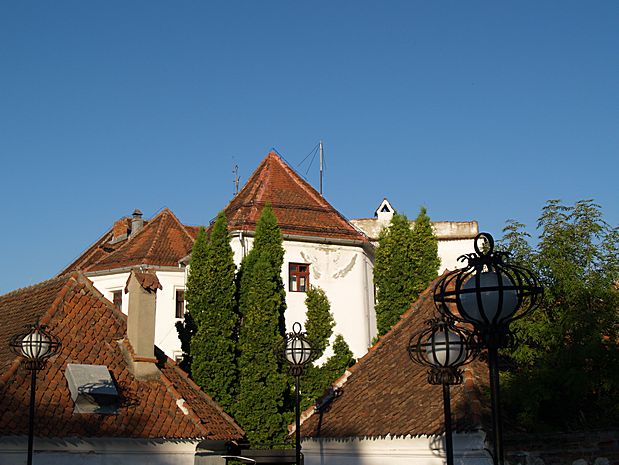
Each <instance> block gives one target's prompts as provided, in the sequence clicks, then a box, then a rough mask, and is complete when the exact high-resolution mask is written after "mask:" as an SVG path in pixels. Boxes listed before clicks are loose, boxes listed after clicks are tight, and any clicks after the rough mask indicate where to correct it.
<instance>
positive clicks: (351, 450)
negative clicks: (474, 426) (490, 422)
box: [302, 433, 492, 465]
mask: <svg viewBox="0 0 619 465" xmlns="http://www.w3.org/2000/svg"><path fill="white" fill-rule="evenodd" d="M484 439H485V435H484V434H483V433H473V434H456V435H454V437H453V440H454V442H453V444H454V458H455V460H454V462H455V463H457V464H459V465H492V459H491V458H490V456H489V454H488V453H487V451H486V450H485V449H484V448H485V444H484ZM302 446H303V449H302V451H303V454H304V456H305V465H384V464H390V465H443V464H444V463H445V452H444V446H443V441H442V438H440V437H428V436H420V437H413V438H412V437H407V438H391V437H386V438H343V439H336V440H333V439H324V438H322V439H321V438H317V439H305V440H303V443H302Z"/></svg>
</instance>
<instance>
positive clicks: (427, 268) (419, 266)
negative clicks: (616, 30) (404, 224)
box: [412, 207, 441, 299]
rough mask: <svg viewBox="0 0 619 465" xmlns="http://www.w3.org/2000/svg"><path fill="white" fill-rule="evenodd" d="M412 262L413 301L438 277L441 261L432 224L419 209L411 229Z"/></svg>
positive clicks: (426, 215)
mask: <svg viewBox="0 0 619 465" xmlns="http://www.w3.org/2000/svg"><path fill="white" fill-rule="evenodd" d="M412 236H413V260H414V264H415V270H414V276H415V292H416V295H415V297H414V298H415V299H416V298H417V296H418V295H419V294H421V293H422V292H423V291H424V290H425V289H426V288H427V287H428V284H430V282H431V281H432V280H433V279H434V278H436V277H437V276H438V268H439V266H440V265H441V259H440V258H439V256H438V240H437V239H436V236H435V235H434V231H432V223H431V222H430V217H429V216H428V213H427V211H426V207H421V210H420V211H419V215H417V218H416V219H415V226H414V227H413V234H412Z"/></svg>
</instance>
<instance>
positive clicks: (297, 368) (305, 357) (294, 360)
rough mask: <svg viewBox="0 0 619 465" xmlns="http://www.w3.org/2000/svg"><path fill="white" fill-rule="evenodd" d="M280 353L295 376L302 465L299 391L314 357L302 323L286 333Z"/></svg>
mask: <svg viewBox="0 0 619 465" xmlns="http://www.w3.org/2000/svg"><path fill="white" fill-rule="evenodd" d="M280 353H281V356H282V358H283V359H284V360H285V361H286V362H287V363H288V364H289V365H290V374H291V375H292V376H294V394H295V421H296V429H295V447H296V463H297V465H301V396H300V392H299V378H300V377H301V375H302V374H303V370H304V368H305V365H307V363H309V361H310V360H311V359H312V356H313V355H314V350H313V349H312V345H311V344H310V343H309V341H308V340H307V339H306V334H305V333H304V332H302V331H301V324H300V323H298V322H296V323H295V324H294V325H293V326H292V332H290V333H288V334H287V335H286V338H285V340H284V344H283V349H282V350H281V352H280Z"/></svg>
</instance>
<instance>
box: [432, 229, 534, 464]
mask: <svg viewBox="0 0 619 465" xmlns="http://www.w3.org/2000/svg"><path fill="white" fill-rule="evenodd" d="M474 247H475V253H471V254H467V255H463V256H462V257H460V258H459V260H460V261H466V262H467V265H466V267H464V268H462V269H459V270H455V271H452V272H451V273H449V274H447V275H445V276H444V277H443V278H441V280H440V281H439V282H438V283H437V285H436V287H435V289H434V301H435V303H436V305H437V307H438V308H439V310H440V311H441V313H443V314H444V315H445V316H446V317H447V318H450V319H454V320H456V321H462V322H465V323H468V324H470V325H472V327H473V330H474V333H475V337H476V339H477V340H478V341H479V344H480V345H481V346H482V347H485V348H486V349H488V367H489V370H490V392H491V397H492V418H493V434H494V462H495V463H498V464H503V461H504V460H503V456H504V454H503V443H502V431H501V428H502V423H501V411H500V405H499V370H498V349H499V348H501V347H506V346H508V345H510V344H512V343H513V335H512V333H511V331H510V329H509V325H510V324H511V322H512V321H514V320H517V319H519V318H522V317H524V316H525V315H527V314H528V313H530V312H531V311H532V310H533V309H534V308H535V307H537V305H538V303H539V301H540V298H541V295H542V288H541V287H540V286H539V284H538V282H537V279H536V278H535V276H533V274H532V273H531V271H529V270H527V269H525V268H522V267H520V266H517V265H514V264H512V263H509V253H508V252H495V250H494V239H493V238H492V236H491V235H490V234H488V233H480V234H478V235H477V237H476V238H475V243H474Z"/></svg>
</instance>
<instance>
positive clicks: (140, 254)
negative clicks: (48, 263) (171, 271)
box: [62, 208, 198, 273]
mask: <svg viewBox="0 0 619 465" xmlns="http://www.w3.org/2000/svg"><path fill="white" fill-rule="evenodd" d="M127 221H128V219H127ZM117 223H118V222H117ZM197 229H198V228H195V227H192V226H185V225H183V224H182V223H181V222H180V221H179V220H178V218H176V216H175V215H174V214H173V213H172V212H171V211H170V210H169V209H167V208H164V209H163V210H162V211H161V212H160V213H159V214H158V215H156V216H155V217H154V218H152V219H151V220H150V221H148V222H145V223H144V226H143V228H142V229H141V230H140V231H138V232H137V233H136V234H135V235H134V236H129V238H128V239H123V240H120V241H117V242H114V241H113V237H114V232H113V228H112V229H110V230H109V231H108V232H106V234H104V235H103V236H102V237H101V238H100V239H99V240H98V241H97V242H95V243H94V244H93V245H92V246H91V247H89V248H88V249H87V250H86V251H85V252H84V253H83V254H82V255H81V256H80V257H78V258H77V259H76V260H75V261H74V262H73V263H71V265H69V266H68V267H67V268H66V269H65V270H64V271H63V272H62V273H67V272H70V271H74V270H82V271H85V272H90V271H101V270H110V269H117V268H126V267H130V266H134V265H152V266H178V262H179V260H180V259H182V258H183V257H186V256H187V255H188V254H189V253H190V252H191V248H192V247H193V242H194V239H195V236H196V234H197Z"/></svg>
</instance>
